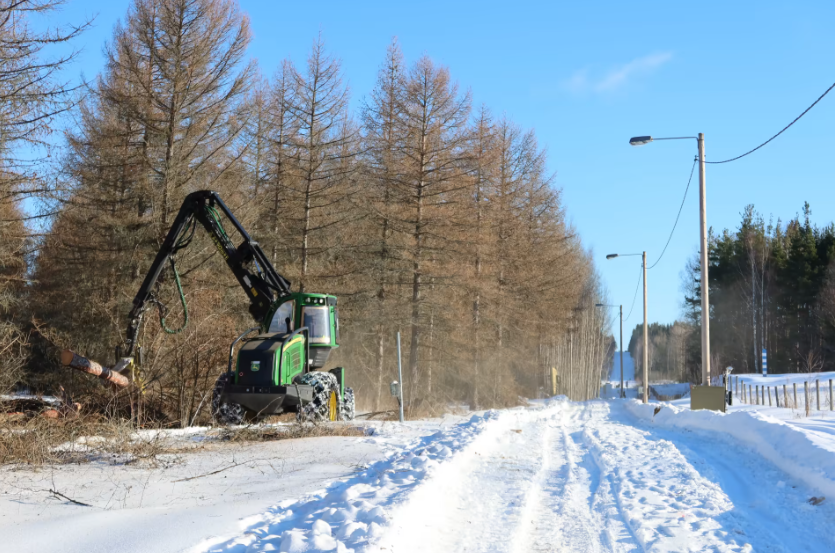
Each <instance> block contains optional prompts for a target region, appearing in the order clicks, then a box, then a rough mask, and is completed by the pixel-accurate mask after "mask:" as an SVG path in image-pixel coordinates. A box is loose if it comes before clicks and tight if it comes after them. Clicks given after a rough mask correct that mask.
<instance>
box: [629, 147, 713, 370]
mask: <svg viewBox="0 0 835 553" xmlns="http://www.w3.org/2000/svg"><path fill="white" fill-rule="evenodd" d="M698 140H699V233H700V236H699V249H700V250H701V252H700V255H699V258H700V264H701V270H702V271H701V292H702V385H703V386H710V301H709V298H708V288H710V286H709V282H708V276H707V252H708V250H707V195H706V192H705V135H704V133H699V138H698ZM644 263H646V260H644ZM644 286H646V272H644Z"/></svg>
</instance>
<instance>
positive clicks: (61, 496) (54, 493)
mask: <svg viewBox="0 0 835 553" xmlns="http://www.w3.org/2000/svg"><path fill="white" fill-rule="evenodd" d="M48 491H49V493H51V494H52V495H54V496H55V497H59V498H61V499H66V500H67V501H69V502H70V503H75V504H76V505H81V506H82V507H92V505H88V504H87V503H82V502H80V501H76V500H75V499H72V498H71V497H67V496H66V495H64V494H62V493H61V492H57V491H55V490H52V489H50V490H48Z"/></svg>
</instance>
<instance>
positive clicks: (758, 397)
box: [754, 385, 760, 405]
mask: <svg viewBox="0 0 835 553" xmlns="http://www.w3.org/2000/svg"><path fill="white" fill-rule="evenodd" d="M754 393H755V394H756V395H757V405H759V404H760V387H759V385H758V386H754Z"/></svg>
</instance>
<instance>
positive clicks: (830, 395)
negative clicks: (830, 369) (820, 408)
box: [829, 378, 833, 411]
mask: <svg viewBox="0 0 835 553" xmlns="http://www.w3.org/2000/svg"><path fill="white" fill-rule="evenodd" d="M829 410H830V411H832V410H833V405H832V379H831V378H830V379H829Z"/></svg>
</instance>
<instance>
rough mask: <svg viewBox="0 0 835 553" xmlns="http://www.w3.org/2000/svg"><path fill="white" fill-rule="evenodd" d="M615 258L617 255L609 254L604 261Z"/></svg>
mask: <svg viewBox="0 0 835 553" xmlns="http://www.w3.org/2000/svg"><path fill="white" fill-rule="evenodd" d="M617 256H618V254H616V253H610V254H609V255H607V256H606V259H614V258H616V257H617Z"/></svg>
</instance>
